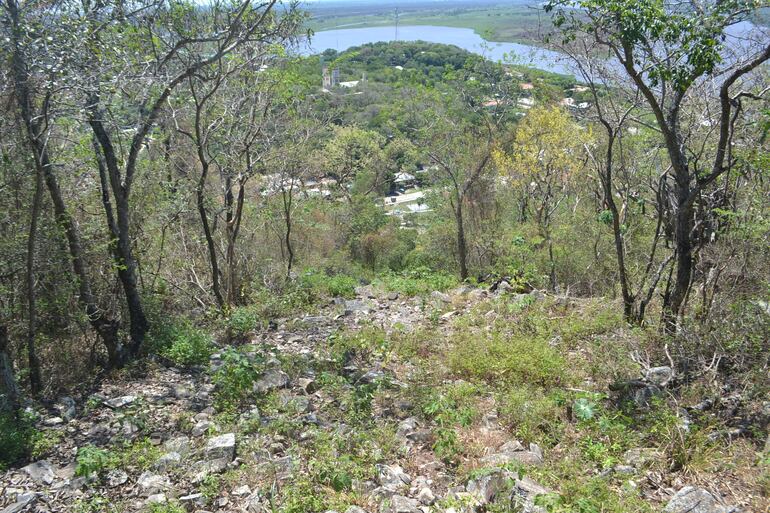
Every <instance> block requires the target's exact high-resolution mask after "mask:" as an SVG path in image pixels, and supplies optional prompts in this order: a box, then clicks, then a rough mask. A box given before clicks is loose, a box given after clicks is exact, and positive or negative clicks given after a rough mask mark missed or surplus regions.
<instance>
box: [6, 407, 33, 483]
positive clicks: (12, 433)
mask: <svg viewBox="0 0 770 513" xmlns="http://www.w3.org/2000/svg"><path fill="white" fill-rule="evenodd" d="M36 436H37V431H36V430H35V428H34V427H33V425H32V419H30V418H29V416H26V415H25V414H24V413H20V414H19V417H16V416H14V415H13V414H11V413H2V414H0V471H2V470H5V469H6V468H8V467H9V466H11V465H14V464H16V463H19V462H20V461H22V460H23V459H24V458H26V457H28V456H29V454H30V451H31V447H32V444H33V442H34V440H35V438H36Z"/></svg>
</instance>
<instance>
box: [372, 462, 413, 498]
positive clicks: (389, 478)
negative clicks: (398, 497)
mask: <svg viewBox="0 0 770 513" xmlns="http://www.w3.org/2000/svg"><path fill="white" fill-rule="evenodd" d="M377 479H378V481H379V483H380V486H382V487H383V488H385V489H386V490H389V491H394V492H397V491H400V490H405V489H406V488H408V487H409V483H411V482H412V478H411V476H410V475H409V474H407V473H406V472H404V469H402V468H401V467H399V466H398V465H377Z"/></svg>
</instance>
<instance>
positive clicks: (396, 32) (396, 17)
mask: <svg viewBox="0 0 770 513" xmlns="http://www.w3.org/2000/svg"><path fill="white" fill-rule="evenodd" d="M396 41H398V7H396Z"/></svg>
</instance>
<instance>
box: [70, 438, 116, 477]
mask: <svg viewBox="0 0 770 513" xmlns="http://www.w3.org/2000/svg"><path fill="white" fill-rule="evenodd" d="M75 461H76V463H77V466H76V467H75V475H77V476H82V477H88V476H91V475H93V474H96V475H101V474H103V473H104V472H105V471H107V470H108V469H110V468H112V467H113V466H114V465H115V463H116V458H115V455H114V454H113V453H111V452H110V451H108V450H106V449H100V448H98V447H95V446H93V445H86V446H85V447H81V448H80V449H79V450H78V454H77V458H76V459H75Z"/></svg>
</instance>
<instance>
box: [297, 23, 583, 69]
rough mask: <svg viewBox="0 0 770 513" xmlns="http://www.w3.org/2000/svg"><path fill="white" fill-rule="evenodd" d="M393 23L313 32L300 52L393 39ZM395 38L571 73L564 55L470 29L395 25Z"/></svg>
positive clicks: (496, 59)
mask: <svg viewBox="0 0 770 513" xmlns="http://www.w3.org/2000/svg"><path fill="white" fill-rule="evenodd" d="M395 40H396V27H395V26H393V27H367V28H356V29H336V30H324V31H321V32H316V33H315V35H314V36H313V38H312V40H311V41H310V44H309V45H308V44H307V43H304V44H302V45H301V48H300V52H301V53H302V54H303V55H311V54H315V53H320V52H323V51H324V50H326V49H328V48H332V49H334V50H337V51H338V52H342V51H345V50H347V49H348V48H350V47H352V46H360V45H363V44H366V43H377V42H380V41H395ZM398 40H399V41H418V40H419V41H427V42H429V43H443V44H449V45H455V46H458V47H460V48H462V49H464V50H468V51H469V52H473V53H476V54H479V55H483V56H484V57H486V58H488V59H491V60H493V61H505V62H512V63H514V64H521V65H529V66H532V67H535V68H538V69H542V70H546V71H552V72H554V73H563V74H572V73H571V72H570V71H569V67H568V65H567V62H566V59H565V58H564V57H563V56H562V55H560V54H558V53H557V52H553V51H550V50H544V49H542V48H537V47H534V46H529V45H523V44H519V43H494V42H489V41H485V40H484V39H482V38H481V36H479V35H478V34H476V33H475V32H474V31H473V30H472V29H468V28H456V27H439V26H433V25H407V26H399V27H398Z"/></svg>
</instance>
